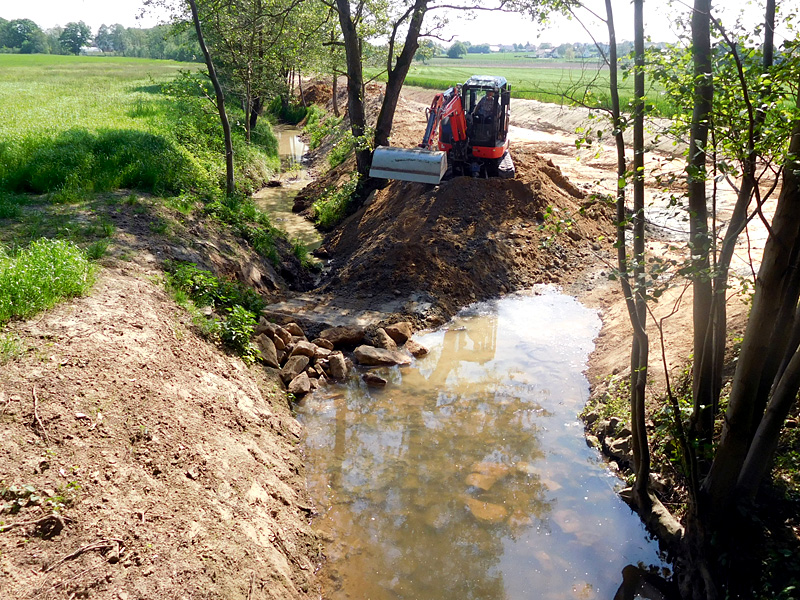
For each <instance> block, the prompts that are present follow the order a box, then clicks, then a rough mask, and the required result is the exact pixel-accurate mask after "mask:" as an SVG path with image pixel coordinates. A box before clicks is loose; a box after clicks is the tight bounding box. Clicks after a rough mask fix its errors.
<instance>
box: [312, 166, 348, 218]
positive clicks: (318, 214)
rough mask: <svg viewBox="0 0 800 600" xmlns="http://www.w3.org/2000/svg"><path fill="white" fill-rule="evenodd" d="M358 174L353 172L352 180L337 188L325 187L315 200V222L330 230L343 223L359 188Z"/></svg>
mask: <svg viewBox="0 0 800 600" xmlns="http://www.w3.org/2000/svg"><path fill="white" fill-rule="evenodd" d="M358 183H359V178H358V174H356V173H353V174H352V175H351V176H350V180H349V181H348V182H347V183H345V184H344V185H342V186H341V187H339V188H337V187H334V186H331V187H328V188H325V191H324V192H323V193H322V195H321V196H320V197H319V198H318V199H317V200H316V201H315V202H314V204H313V205H312V206H313V209H314V222H315V223H316V224H317V226H318V227H319V228H320V229H322V230H329V229H332V228H333V227H335V226H336V225H338V224H339V223H341V222H342V221H343V220H344V218H345V217H346V216H347V215H348V211H349V209H350V205H351V202H352V200H353V197H354V195H355V193H356V190H357V189H358Z"/></svg>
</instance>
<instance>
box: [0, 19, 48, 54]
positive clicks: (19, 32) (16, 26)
mask: <svg viewBox="0 0 800 600" xmlns="http://www.w3.org/2000/svg"><path fill="white" fill-rule="evenodd" d="M5 38H6V39H5V45H6V46H7V47H9V48H18V49H19V51H20V52H21V53H22V54H34V53H37V52H44V51H45V49H46V44H45V37H44V32H43V31H42V30H41V29H40V28H39V26H38V25H37V24H36V23H34V22H33V21H31V20H30V19H14V20H13V21H10V22H9V23H8V24H7V25H6V33H5Z"/></svg>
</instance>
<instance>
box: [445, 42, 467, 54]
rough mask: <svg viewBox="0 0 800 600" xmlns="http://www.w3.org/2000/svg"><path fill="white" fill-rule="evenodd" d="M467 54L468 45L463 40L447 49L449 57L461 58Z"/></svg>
mask: <svg viewBox="0 0 800 600" xmlns="http://www.w3.org/2000/svg"><path fill="white" fill-rule="evenodd" d="M465 54H467V47H466V46H465V45H464V43H463V42H455V43H454V44H453V45H452V46H450V48H448V49H447V57H448V58H461V57H462V56H464V55H465Z"/></svg>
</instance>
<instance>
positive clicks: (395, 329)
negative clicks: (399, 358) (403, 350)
mask: <svg viewBox="0 0 800 600" xmlns="http://www.w3.org/2000/svg"><path fill="white" fill-rule="evenodd" d="M384 329H385V330H386V333H387V334H388V335H389V337H390V338H392V339H393V340H394V341H395V343H396V344H397V345H398V346H402V345H403V344H405V343H406V342H407V341H408V339H409V338H410V337H411V334H412V333H414V328H413V327H412V326H411V323H409V322H408V321H401V322H400V323H394V324H392V325H387V326H386V327H384Z"/></svg>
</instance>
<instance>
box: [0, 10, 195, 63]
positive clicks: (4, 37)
mask: <svg viewBox="0 0 800 600" xmlns="http://www.w3.org/2000/svg"><path fill="white" fill-rule="evenodd" d="M87 48H90V49H91V48H94V49H96V51H99V52H102V53H103V54H112V55H114V56H129V57H135V58H156V59H169V60H178V61H189V62H194V61H201V60H202V56H201V54H200V47H199V46H198V45H197V40H196V39H195V37H194V32H193V31H191V30H188V29H185V28H183V29H181V28H178V29H176V28H175V27H173V26H172V25H157V26H155V27H151V28H149V29H141V28H138V27H124V26H123V25H120V24H119V23H116V24H113V25H105V24H103V25H101V26H100V27H98V29H97V31H96V32H95V33H94V34H92V30H91V28H90V27H89V26H88V25H86V23H84V22H83V21H72V22H69V23H67V24H66V25H64V26H63V27H61V26H56V27H51V28H50V29H42V28H41V27H39V26H38V25H37V24H36V23H35V22H34V21H32V20H31V19H14V20H11V21H8V20H6V19H3V18H2V17H0V52H3V53H19V54H80V53H81V52H82V51H85V50H86V49H87Z"/></svg>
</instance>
